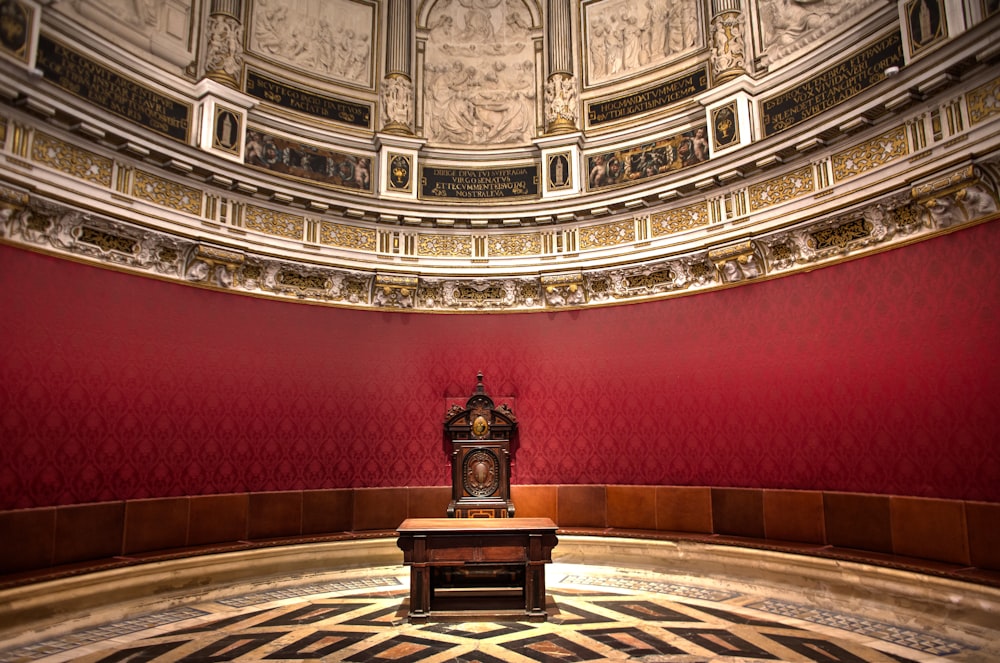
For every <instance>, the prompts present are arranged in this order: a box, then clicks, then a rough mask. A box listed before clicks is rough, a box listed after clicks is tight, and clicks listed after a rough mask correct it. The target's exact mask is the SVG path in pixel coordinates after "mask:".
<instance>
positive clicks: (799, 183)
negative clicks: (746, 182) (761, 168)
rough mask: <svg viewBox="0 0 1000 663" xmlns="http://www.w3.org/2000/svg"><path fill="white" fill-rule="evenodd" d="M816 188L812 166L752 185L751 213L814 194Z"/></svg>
mask: <svg viewBox="0 0 1000 663" xmlns="http://www.w3.org/2000/svg"><path fill="white" fill-rule="evenodd" d="M815 188H816V185H815V182H814V177H813V170H812V166H806V167H805V168H799V169H798V170H795V171H792V172H790V173H785V174H784V175H779V176H778V177H773V178H771V179H769V180H765V181H764V182H760V183H758V184H751V185H750V187H749V192H750V211H751V212H756V211H758V210H762V209H764V208H765V207H771V206H773V205H777V204H779V203H783V202H786V201H789V200H793V199H795V198H798V197H800V196H805V195H807V194H810V193H812V192H813V191H814V190H815Z"/></svg>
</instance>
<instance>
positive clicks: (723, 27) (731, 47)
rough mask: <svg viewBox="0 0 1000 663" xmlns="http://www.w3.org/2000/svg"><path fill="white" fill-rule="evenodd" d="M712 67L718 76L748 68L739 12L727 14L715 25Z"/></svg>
mask: <svg viewBox="0 0 1000 663" xmlns="http://www.w3.org/2000/svg"><path fill="white" fill-rule="evenodd" d="M712 68H713V70H714V72H715V74H716V76H720V75H723V74H725V73H726V72H730V71H734V70H737V71H743V70H745V69H746V68H747V55H746V43H745V41H744V39H743V20H742V18H741V17H740V15H739V14H737V13H735V12H732V13H729V14H725V15H724V16H722V18H720V19H719V20H718V21H717V22H715V23H714V25H713V33H712Z"/></svg>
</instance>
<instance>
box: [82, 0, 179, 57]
mask: <svg viewBox="0 0 1000 663" xmlns="http://www.w3.org/2000/svg"><path fill="white" fill-rule="evenodd" d="M68 7H69V9H71V10H72V11H73V12H75V13H76V14H77V15H79V16H81V17H83V18H85V19H87V20H90V21H94V22H95V23H97V24H98V25H99V26H100V27H101V28H102V29H103V30H106V31H107V33H108V36H109V38H111V39H120V40H121V41H122V42H123V43H126V44H131V45H133V46H137V47H139V48H140V49H142V50H143V51H146V52H149V53H151V54H153V55H156V56H158V57H162V58H164V59H166V60H168V61H169V62H172V63H174V64H177V65H179V66H185V65H187V64H188V63H189V62H190V61H191V58H192V56H193V54H194V51H193V47H192V45H191V43H190V31H191V17H192V7H193V0H70V2H69V3H68Z"/></svg>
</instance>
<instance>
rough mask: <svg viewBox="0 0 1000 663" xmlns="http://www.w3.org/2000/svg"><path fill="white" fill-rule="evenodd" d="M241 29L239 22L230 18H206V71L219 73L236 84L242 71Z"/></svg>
mask: <svg viewBox="0 0 1000 663" xmlns="http://www.w3.org/2000/svg"><path fill="white" fill-rule="evenodd" d="M242 36H243V29H242V27H241V26H240V23H239V21H237V20H236V19H235V18H233V17H231V16H224V15H217V16H210V17H209V18H208V56H207V58H206V62H205V65H206V69H207V70H208V72H209V73H221V74H224V75H225V76H226V77H228V78H230V79H232V81H233V82H234V83H235V82H238V81H239V80H240V78H241V76H240V75H241V74H242V71H243V46H242V44H241V39H242Z"/></svg>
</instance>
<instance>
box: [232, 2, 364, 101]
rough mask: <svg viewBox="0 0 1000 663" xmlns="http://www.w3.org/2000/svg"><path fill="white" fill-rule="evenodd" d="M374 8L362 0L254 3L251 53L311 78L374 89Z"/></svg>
mask: <svg viewBox="0 0 1000 663" xmlns="http://www.w3.org/2000/svg"><path fill="white" fill-rule="evenodd" d="M375 7H376V5H375V3H373V2H362V1H360V0H254V2H253V3H252V5H251V14H250V16H251V18H250V28H249V30H248V31H247V32H248V37H247V41H248V50H249V51H250V52H252V53H254V54H255V55H258V56H260V57H263V58H266V59H268V60H271V61H274V62H277V63H280V64H284V65H288V66H290V67H294V68H296V69H299V70H301V71H303V72H306V73H308V74H309V75H310V76H320V77H322V78H328V79H330V80H334V81H339V82H342V83H347V84H350V85H357V86H360V87H364V88H368V89H371V88H372V87H373V85H374V64H375V62H376V56H375V44H376V42H377V39H375V38H374V35H376V21H375V17H376V14H375Z"/></svg>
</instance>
